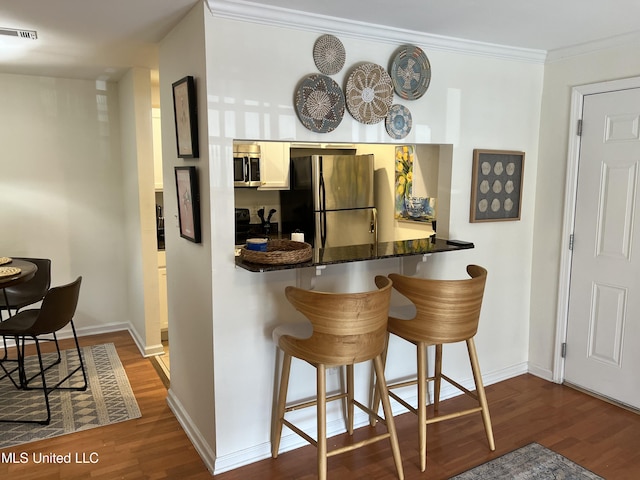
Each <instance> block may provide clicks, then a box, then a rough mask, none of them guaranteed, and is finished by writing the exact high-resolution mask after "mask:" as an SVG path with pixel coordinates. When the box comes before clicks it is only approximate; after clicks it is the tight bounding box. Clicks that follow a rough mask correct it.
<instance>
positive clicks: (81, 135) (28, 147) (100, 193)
mask: <svg viewBox="0 0 640 480" xmlns="http://www.w3.org/2000/svg"><path fill="white" fill-rule="evenodd" d="M0 145H2V156H1V159H0V224H1V225H2V234H1V235H0V252H2V253H1V255H8V256H31V257H46V258H51V260H52V271H51V274H52V284H53V285H59V284H63V283H67V282H70V281H72V280H74V279H75V278H76V277H77V276H78V275H82V276H83V283H82V288H81V292H80V300H79V304H78V311H77V314H76V317H75V323H76V326H77V327H78V329H79V331H80V332H81V333H84V334H88V333H95V332H99V331H105V330H109V329H115V328H126V325H127V323H128V322H129V321H130V320H131V318H130V316H129V313H130V312H129V309H128V292H129V291H130V292H132V294H133V295H135V292H136V291H137V290H138V289H139V288H140V287H139V286H138V285H129V284H128V283H127V274H126V268H127V265H126V260H127V256H126V255H125V254H123V252H125V251H126V248H127V244H126V242H125V236H124V224H123V216H124V210H125V207H126V205H125V202H124V196H123V193H124V190H123V182H122V178H123V171H122V163H121V156H120V123H119V109H118V95H117V87H116V86H115V85H114V84H111V83H104V82H95V81H93V82H92V81H86V80H70V79H64V78H49V77H35V76H25V75H6V74H0Z"/></svg>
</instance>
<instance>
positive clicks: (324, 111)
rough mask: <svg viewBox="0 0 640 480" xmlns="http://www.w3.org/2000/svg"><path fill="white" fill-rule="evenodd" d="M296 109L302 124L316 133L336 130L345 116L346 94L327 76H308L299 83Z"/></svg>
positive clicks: (295, 100)
mask: <svg viewBox="0 0 640 480" xmlns="http://www.w3.org/2000/svg"><path fill="white" fill-rule="evenodd" d="M294 97H295V98H294V107H295V109H296V113H297V114H298V118H299V119H300V121H301V122H302V124H303V125H304V126H305V127H306V128H308V129H309V130H311V131H312V132H316V133H328V132H331V131H333V130H335V129H336V127H337V126H338V125H340V122H341V121H342V117H343V116H344V93H342V89H341V88H340V86H339V85H338V84H337V83H336V82H334V81H333V80H332V79H331V78H329V77H327V76H326V75H320V74H312V75H307V76H306V77H304V78H303V79H302V81H301V82H300V83H299V85H298V88H297V90H296V92H295V96H294Z"/></svg>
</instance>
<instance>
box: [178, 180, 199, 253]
mask: <svg viewBox="0 0 640 480" xmlns="http://www.w3.org/2000/svg"><path fill="white" fill-rule="evenodd" d="M175 174H176V194H177V196H178V223H179V226H180V236H181V237H182V238H186V239H187V240H190V241H192V242H194V243H200V240H201V235H200V192H199V190H198V175H197V171H196V167H175Z"/></svg>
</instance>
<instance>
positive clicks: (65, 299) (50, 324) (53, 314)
mask: <svg viewBox="0 0 640 480" xmlns="http://www.w3.org/2000/svg"><path fill="white" fill-rule="evenodd" d="M81 282H82V277H78V278H77V279H76V280H75V281H74V282H72V283H69V284H67V285H63V286H59V287H53V288H51V289H49V291H48V292H47V293H46V295H45V296H44V299H43V300H42V305H41V307H40V308H33V309H28V310H22V311H20V312H18V313H17V314H15V315H13V316H12V317H11V318H9V319H8V320H5V321H4V322H1V323H0V335H2V336H3V337H12V338H14V339H15V342H16V351H17V356H18V359H17V361H18V366H17V367H15V368H13V369H7V368H6V367H5V365H4V362H0V366H1V368H2V369H3V370H4V373H5V374H4V376H3V377H2V378H0V380H2V379H4V378H6V377H9V379H10V380H11V382H12V383H13V384H14V386H16V387H17V388H19V389H24V390H42V391H43V393H44V400H45V404H46V409H47V416H46V418H45V419H44V420H42V419H36V420H34V419H22V418H6V417H4V418H0V422H19V423H39V424H42V425H48V424H49V422H50V421H51V407H50V403H49V394H50V393H51V392H52V391H53V390H56V389H63V390H79V391H84V390H86V389H87V374H86V372H85V368H84V361H83V359H82V353H81V352H80V345H79V343H78V336H77V334H76V329H75V326H74V324H73V316H74V314H75V311H76V307H77V305H78V297H79V296H80V284H81ZM69 324H70V325H71V329H72V331H73V338H74V340H75V345H76V351H77V354H78V358H79V360H80V364H79V366H77V367H76V368H74V369H73V370H72V371H71V372H69V374H68V375H67V376H65V377H64V378H63V379H61V380H60V381H58V382H57V383H56V384H55V385H54V386H48V385H47V380H46V376H45V373H46V372H47V370H49V369H50V368H51V367H53V366H54V365H56V364H58V363H60V357H59V356H58V360H56V361H54V362H53V363H51V364H50V365H48V366H46V367H45V366H44V363H43V359H42V352H41V348H40V342H41V341H42V340H52V339H51V338H46V337H45V336H46V335H51V334H55V332H57V331H59V330H60V329H62V328H64V327H65V326H67V325H69ZM26 340H32V341H33V342H34V343H35V347H36V351H37V355H38V366H39V370H38V372H37V373H36V374H34V375H32V376H31V377H30V378H27V372H26V368H25V341H26ZM16 370H17V371H18V375H19V381H18V382H16V381H15V379H14V378H13V374H14V373H15V372H16ZM79 371H82V376H83V380H84V382H83V385H82V386H79V387H62V386H61V385H62V384H63V383H64V382H66V381H67V380H69V379H70V378H71V376H72V375H74V374H75V373H77V372H79ZM37 377H40V380H41V385H34V384H33V383H34V382H33V381H34V380H35V379H36V378H37Z"/></svg>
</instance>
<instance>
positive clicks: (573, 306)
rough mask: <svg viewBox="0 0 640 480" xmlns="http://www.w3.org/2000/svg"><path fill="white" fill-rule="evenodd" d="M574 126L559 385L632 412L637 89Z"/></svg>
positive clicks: (639, 335) (639, 279) (639, 290)
mask: <svg viewBox="0 0 640 480" xmlns="http://www.w3.org/2000/svg"><path fill="white" fill-rule="evenodd" d="M582 118H583V128H582V138H581V147H580V152H581V153H580V164H579V174H578V186H577V200H576V212H575V227H574V245H573V258H572V266H571V286H570V293H569V313H568V325H567V349H566V359H565V381H567V382H569V383H572V384H575V385H577V386H580V387H583V388H585V389H587V390H590V391H593V392H596V393H598V394H601V395H604V396H606V397H609V398H611V399H614V400H617V401H619V402H621V403H624V404H627V405H630V406H633V407H635V408H640V375H638V369H639V368H640V260H639V256H640V252H638V247H640V244H639V245H635V246H634V240H635V239H637V238H638V237H639V236H640V229H639V228H638V222H639V221H640V219H637V218H636V216H637V214H638V210H639V208H640V199H639V198H638V197H639V195H638V175H639V172H638V170H639V162H640V89H630V90H621V91H616V92H608V93H599V94H595V95H587V96H585V98H584V104H583V116H582Z"/></svg>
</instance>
